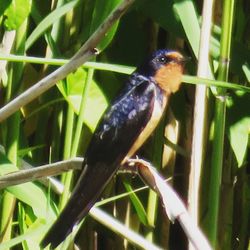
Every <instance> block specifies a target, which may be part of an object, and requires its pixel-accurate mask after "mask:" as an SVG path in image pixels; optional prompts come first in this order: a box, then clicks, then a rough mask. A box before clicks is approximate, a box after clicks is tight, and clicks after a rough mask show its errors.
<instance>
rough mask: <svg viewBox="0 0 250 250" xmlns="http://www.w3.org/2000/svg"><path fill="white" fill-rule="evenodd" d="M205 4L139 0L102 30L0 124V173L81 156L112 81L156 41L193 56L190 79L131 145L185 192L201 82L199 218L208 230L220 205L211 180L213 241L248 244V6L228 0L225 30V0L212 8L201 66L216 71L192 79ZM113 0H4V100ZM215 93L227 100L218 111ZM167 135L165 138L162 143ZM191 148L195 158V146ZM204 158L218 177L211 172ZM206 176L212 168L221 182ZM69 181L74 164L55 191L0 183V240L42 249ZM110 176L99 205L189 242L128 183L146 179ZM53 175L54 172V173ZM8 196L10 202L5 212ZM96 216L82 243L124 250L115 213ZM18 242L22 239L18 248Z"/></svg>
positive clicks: (156, 236) (98, 20)
mask: <svg viewBox="0 0 250 250" xmlns="http://www.w3.org/2000/svg"><path fill="white" fill-rule="evenodd" d="M201 2H202V1H196V0H186V1H179V0H169V1H166V0H155V1H151V0H138V1H136V2H135V3H134V5H133V6H132V7H131V8H130V9H129V10H128V11H127V13H126V14H125V15H124V16H123V17H122V18H121V19H120V20H118V21H117V22H116V23H115V24H114V25H113V26H112V28H111V29H110V30H109V32H107V33H106V35H105V36H104V37H103V39H102V41H101V43H100V44H99V45H98V49H99V50H100V54H99V55H97V56H95V58H93V61H92V62H88V63H87V64H86V65H84V66H83V67H79V68H78V69H77V70H76V71H75V72H73V73H71V74H69V75H68V76H67V77H66V79H64V80H63V81H60V82H58V83H57V86H56V87H53V88H52V89H50V90H49V91H47V92H46V93H45V94H43V95H41V96H40V97H39V98H38V99H37V100H35V101H33V102H32V103H30V104H29V105H27V106H25V107H23V108H22V109H21V110H20V112H17V114H15V115H14V116H13V117H11V118H10V119H8V120H7V121H4V122H2V123H1V124H0V175H4V174H7V173H9V172H12V171H18V170H19V168H20V166H21V165H23V162H24V163H26V162H28V163H29V164H30V165H31V166H33V167H35V166H38V165H41V164H43V163H46V164H48V163H50V162H53V161H58V160H62V159H66V158H68V157H73V156H76V155H79V156H83V155H84V151H85V150H86V148H87V146H88V143H89V141H90V138H91V136H92V134H93V132H94V130H95V127H96V125H97V123H98V121H99V119H100V117H101V116H102V114H103V112H104V110H105V109H106V108H107V106H108V105H109V103H110V102H111V101H112V99H113V98H114V96H116V95H117V91H118V90H119V89H120V88H121V87H122V86H123V84H126V77H127V75H128V74H131V73H132V72H133V70H134V69H135V66H136V65H138V64H140V63H141V62H142V61H143V60H144V58H145V56H146V55H147V54H148V53H149V52H151V51H152V50H155V49H156V48H163V47H167V48H171V49H175V48H177V49H178V50H181V51H183V52H184V54H186V55H188V56H191V57H192V58H193V60H192V61H191V62H190V63H188V64H187V67H186V68H187V71H186V75H184V76H183V82H185V83H186V84H184V86H183V87H182V88H181V90H180V92H179V93H177V94H176V95H174V96H173V98H172V100H171V107H170V109H171V111H172V112H169V113H167V115H168V117H167V118H168V119H166V120H168V121H169V123H170V124H168V129H167V130H165V125H166V124H165V120H164V121H163V122H162V124H161V126H160V127H159V128H158V130H157V131H156V133H155V134H154V136H152V138H150V139H149V142H148V143H147V144H146V145H145V146H144V147H143V149H142V150H141V151H140V152H139V153H138V154H139V155H140V156H142V157H143V158H146V159H148V160H150V161H152V162H154V164H156V165H157V166H158V167H159V171H161V172H162V173H163V174H164V175H165V176H166V178H167V177H169V176H170V177H171V178H172V180H173V183H174V187H175V188H176V190H177V192H178V193H180V196H181V197H183V199H188V197H187V189H188V184H187V183H188V181H189V176H188V175H189V169H190V163H189V156H190V154H191V153H190V152H191V141H192V139H193V138H192V135H193V132H194V131H193V130H192V123H193V108H194V102H193V100H194V87H193V86H192V85H189V83H191V84H195V85H197V84H204V85H206V86H208V87H209V90H208V98H209V101H208V103H209V105H208V111H207V121H206V124H205V127H207V130H208V132H209V134H210V135H211V136H210V138H206V144H205V145H204V151H205V152H206V153H205V155H204V159H203V165H204V169H203V172H204V173H203V176H202V180H204V181H203V182H201V183H200V186H201V188H200V189H201V194H200V195H201V203H200V204H199V207H200V215H201V216H200V217H199V218H198V221H200V222H201V224H202V226H204V228H205V229H207V228H209V220H210V218H208V217H207V215H208V214H209V212H210V211H211V210H213V209H214V208H215V206H216V205H215V202H214V201H213V199H211V200H212V201H213V202H210V203H209V199H208V196H209V192H210V190H211V189H213V188H215V190H219V194H220V197H219V203H220V206H219V215H220V216H219V217H218V218H217V220H216V224H217V225H219V230H218V234H217V237H216V238H217V239H218V242H217V245H218V246H220V249H233V248H234V246H235V245H236V244H238V242H236V240H235V239H238V240H239V249H240V250H243V249H246V248H244V247H245V246H246V245H247V244H249V242H248V237H249V236H248V234H249V232H248V231H249V230H248V227H247V221H249V218H250V214H249V207H250V203H249V200H250V199H249V194H250V191H249V190H250V188H249V184H248V183H247V181H246V180H248V179H249V160H250V158H249V152H250V144H249V135H250V113H249V112H250V109H249V107H250V98H249V92H250V91H249V89H250V86H249V82H250V67H249V62H250V50H249V44H250V43H249V42H250V37H249V32H248V30H247V28H248V27H249V11H250V10H249V6H248V5H247V4H246V1H245V0H242V1H237V2H236V3H235V4H236V6H235V9H234V11H235V12H234V14H231V13H232V12H230V11H227V12H226V13H227V15H229V16H228V17H232V16H230V15H233V27H234V28H233V29H232V31H230V32H229V31H228V32H227V33H230V34H227V35H228V36H226V35H225V29H226V28H230V27H227V24H224V23H221V21H220V20H221V16H220V15H221V13H222V12H223V10H224V8H225V7H224V4H225V3H224V2H226V1H223V4H222V5H219V6H216V7H215V8H214V16H215V20H214V24H213V26H212V33H211V40H210V62H211V64H210V69H209V71H210V72H211V74H209V76H210V78H212V79H213V80H211V79H202V78H198V77H196V71H197V69H196V68H197V58H198V53H199V43H200V32H201V28H200V27H201V20H202V19H203V18H202V16H201V9H202V6H201V4H202V3H201ZM119 3H121V0H72V1H67V0H59V1H56V4H55V2H53V1H50V0H42V1H40V0H33V1H30V0H12V1H11V0H2V1H1V4H0V38H1V39H2V38H4V39H3V40H2V41H1V43H4V41H8V42H9V40H8V38H9V37H8V36H9V35H10V33H9V32H8V31H10V30H15V31H16V36H15V38H14V42H13V44H11V46H10V47H11V48H12V50H11V51H12V52H11V53H13V54H14V55H22V56H21V57H16V56H13V55H10V56H8V55H5V54H8V53H9V51H5V48H6V47H8V46H6V44H1V45H3V46H1V53H0V58H1V60H2V59H3V60H7V61H8V64H7V67H5V66H2V65H1V64H0V67H1V68H0V105H1V106H4V105H5V104H6V103H7V102H8V101H9V100H11V99H13V98H14V97H15V96H16V95H18V94H19V93H21V92H22V91H23V90H24V89H26V88H28V87H29V86H31V85H33V84H34V83H35V82H37V81H38V80H39V79H41V78H43V77H45V76H46V75H47V74H49V73H50V72H51V71H53V70H54V69H55V67H57V66H58V65H63V64H64V63H66V62H67V60H61V58H67V59H69V58H70V57H72V56H73V55H74V54H75V53H76V52H77V51H78V50H79V48H80V46H81V45H82V44H83V43H84V42H86V41H87V40H88V38H89V37H90V36H91V35H92V34H93V33H94V32H95V31H96V29H97V28H98V27H99V25H101V24H102V23H103V21H104V20H105V18H106V17H107V16H108V15H109V14H110V13H111V11H112V10H113V9H114V8H115V7H116V6H117V5H118V4H119ZM218 17H219V18H218ZM223 32H224V33H223ZM222 37H224V39H222ZM231 38H232V39H231ZM5 39H7V40H5ZM10 41H11V39H10ZM222 41H223V42H222ZM230 44H231V47H230ZM8 45H9V44H8ZM222 48H227V52H228V53H229V54H228V55H227V56H228V57H227V56H225V54H226V53H225V54H224V52H223V53H222V51H221V50H222ZM24 55H25V56H24ZM32 56H33V57H32ZM34 57H36V58H34ZM51 57H53V58H54V59H51ZM1 62H2V61H1ZM1 62H0V63H1ZM222 62H223V63H222ZM50 64H51V65H50ZM48 65H50V66H48ZM2 72H4V74H5V75H6V76H7V77H6V78H3V76H2ZM192 75H193V76H192ZM194 75H195V76H194ZM88 84H89V85H88ZM218 87H220V88H218ZM217 102H223V105H222V106H223V107H222V106H221V107H222V108H221V109H219V108H218V107H217V104H216V103H217ZM224 105H225V106H224ZM216 107H217V108H216ZM218 110H219V111H220V112H221V113H218V112H217V111H218ZM169 127H170V128H169ZM169 130H170V131H171V132H169ZM167 131H168V132H167ZM218 131H220V132H221V133H220V135H222V136H221V138H220V139H218V137H216V136H215V134H216V132H218ZM164 132H165V134H164ZM224 132H225V135H226V138H225V137H224ZM173 134H174V135H173ZM165 137H166V138H167V140H165ZM172 138H176V141H175V140H173V139H172ZM165 141H170V142H171V143H168V145H167V146H166V145H163V144H164V143H165ZM176 144H177V145H176ZM218 145H220V150H222V151H217V152H215V153H217V155H216V157H215V159H219V162H220V159H221V162H220V163H219V164H218V165H219V167H220V170H221V172H219V173H218V172H217V165H213V163H212V162H213V159H212V156H211V155H212V153H211V152H213V150H214V151H216V150H215V149H216V148H217V146H218ZM163 146H164V147H163ZM161 149H163V152H162V150H161ZM176 149H178V150H176ZM176 151H177V152H176ZM166 152H168V153H166ZM178 152H182V154H180V153H178ZM218 152H219V155H218ZM195 154H197V156H198V155H199V154H200V152H195ZM187 155H188V157H187ZM161 161H162V164H161ZM212 165H213V166H212ZM166 166H168V167H166ZM212 167H214V169H215V172H216V175H213V173H211V169H212ZM220 174H221V176H220ZM77 175H78V174H77ZM65 176H66V177H65ZM214 177H219V178H218V181H219V183H216V181H215V178H214ZM220 177H221V178H220ZM75 179H77V178H74V175H73V174H71V173H70V174H69V175H64V176H63V177H62V179H61V181H62V183H63V184H64V185H65V190H64V193H63V195H62V194H59V193H57V192H55V191H54V189H53V188H47V187H46V186H45V184H44V183H41V182H38V181H37V182H29V183H26V184H21V185H17V186H10V187H8V188H6V189H5V190H0V201H1V202H0V204H1V208H0V210H1V211H0V212H1V214H0V233H1V236H2V235H3V236H4V237H3V238H4V240H3V242H1V244H0V249H8V248H11V247H16V249H21V248H22V249H39V242H40V240H41V238H42V236H43V235H44V233H45V232H46V231H47V230H48V228H49V226H50V225H51V224H52V222H53V220H54V219H55V218H56V216H57V215H56V214H57V213H56V211H58V210H60V209H61V207H62V206H63V205H64V202H65V201H67V199H68V194H69V193H70V191H71V190H72V187H73V186H74V185H75V181H76V180H75ZM114 179H115V181H113V182H112V183H111V184H110V185H109V186H108V187H107V189H106V190H105V192H104V194H103V197H105V198H106V199H103V200H102V201H101V202H100V203H98V205H101V204H102V206H100V208H101V209H103V210H105V211H108V212H109V213H112V212H114V214H115V217H116V219H117V220H119V221H121V222H122V223H124V224H126V225H127V226H129V227H130V228H132V229H133V230H134V231H136V232H137V234H138V235H141V236H142V237H144V238H147V240H148V241H151V242H152V243H153V244H155V245H159V246H161V247H162V248H166V247H167V248H170V249H186V248H187V245H186V243H185V240H183V235H182V233H180V232H179V231H178V232H176V231H175V228H173V227H172V226H170V223H169V221H168V220H167V218H166V216H165V214H163V213H162V209H161V205H160V204H161V202H160V201H158V200H157V199H156V197H155V196H153V195H152V193H150V192H136V193H134V192H133V190H134V189H135V188H138V187H140V188H143V187H141V186H142V185H143V184H142V183H141V182H140V181H139V180H137V179H136V178H134V179H133V181H128V179H127V178H114ZM235 180H237V181H236V183H235ZM58 181H59V180H58V179H57V180H54V182H55V183H57V182H58ZM93 181H94V180H93ZM210 181H211V182H210ZM121 182H122V183H121ZM209 183H212V184H209ZM221 183H222V184H221ZM211 185H212V187H211ZM228 190H229V191H228ZM6 193H11V194H12V198H13V199H12V202H10V203H8V201H6V200H5V198H4V197H5V194H6ZM125 197H126V198H125ZM212 198H213V197H212ZM104 204H105V205H104ZM217 205H218V204H217ZM12 206H13V211H10V210H11V209H10V207H12ZM6 207H7V208H8V209H7V210H8V211H5V212H7V214H8V215H10V218H11V219H10V220H9V224H8V225H7V228H9V230H10V233H8V232H7V231H8V230H6V231H5V227H4V226H5V225H4V223H5V219H6V218H4V216H3V215H4V214H5V213H4V211H3V210H4V209H5V208H6ZM146 207H147V208H146ZM12 221H13V222H12ZM97 224H98V223H97V222H93V219H92V218H87V219H86V220H85V221H84V223H83V224H82V225H81V226H80V227H79V228H78V229H77V230H79V232H78V235H79V236H78V237H77V241H78V243H79V246H80V248H81V249H90V248H91V247H92V246H93V245H91V244H95V243H96V242H99V241H98V239H99V237H100V239H101V240H102V242H104V243H105V244H106V245H107V246H108V247H107V248H105V249H110V248H112V249H118V250H119V249H124V246H125V248H126V249H130V248H131V245H130V244H127V242H126V241H124V239H123V238H121V237H119V236H118V235H117V233H116V231H117V230H115V229H113V225H112V224H111V223H110V224H108V223H107V224H105V227H100V226H99V225H98V226H97ZM106 227H107V228H108V229H109V230H106ZM209 230H211V228H210V229H209ZM212 230H213V228H212ZM207 231H208V230H207ZM207 231H206V232H207ZM169 232H170V233H169ZM6 235H7V236H6ZM5 236H6V237H5ZM124 237H125V236H124ZM71 241H72V238H71V239H69V240H68V242H67V244H65V245H66V246H65V249H66V248H68V249H70V246H69V245H70V243H71ZM18 244H22V246H21V245H20V248H18V247H17V245H18ZM97 244H99V243H97ZM105 244H104V245H105ZM131 244H133V243H131ZM106 245H105V246H106ZM98 246H99V245H98ZM98 246H97V247H98ZM121 246H122V247H121ZM99 247H100V246H99ZM248 248H249V246H248ZM102 249H104V248H102Z"/></svg>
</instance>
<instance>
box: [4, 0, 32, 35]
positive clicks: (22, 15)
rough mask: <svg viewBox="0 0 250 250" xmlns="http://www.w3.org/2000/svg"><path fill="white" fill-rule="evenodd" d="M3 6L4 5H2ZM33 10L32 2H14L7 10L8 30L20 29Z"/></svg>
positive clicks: (19, 0) (23, 0) (6, 21)
mask: <svg viewBox="0 0 250 250" xmlns="http://www.w3.org/2000/svg"><path fill="white" fill-rule="evenodd" d="M1 4H2V3H1ZM30 9H31V0H12V1H11V4H10V5H9V7H8V8H7V9H6V10H5V12H4V15H5V17H6V20H5V21H4V26H5V28H6V29H7V30H16V29H18V28H19V27H20V26H21V24H22V23H23V22H24V20H25V19H26V18H27V17H28V15H29V13H30Z"/></svg>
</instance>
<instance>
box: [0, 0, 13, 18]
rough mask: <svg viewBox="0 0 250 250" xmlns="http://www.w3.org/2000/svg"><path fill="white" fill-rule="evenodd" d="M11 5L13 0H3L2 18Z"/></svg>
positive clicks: (0, 7)
mask: <svg viewBox="0 0 250 250" xmlns="http://www.w3.org/2000/svg"><path fill="white" fill-rule="evenodd" d="M10 4H11V0H1V4H0V16H2V15H3V13H4V11H5V10H6V9H7V8H8V6H9V5H10Z"/></svg>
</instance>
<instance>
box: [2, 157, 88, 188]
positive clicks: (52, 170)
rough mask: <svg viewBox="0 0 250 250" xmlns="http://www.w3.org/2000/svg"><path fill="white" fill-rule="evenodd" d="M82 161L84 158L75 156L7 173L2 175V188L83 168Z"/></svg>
mask: <svg viewBox="0 0 250 250" xmlns="http://www.w3.org/2000/svg"><path fill="white" fill-rule="evenodd" d="M82 161H83V159H82V158H73V159H70V160H65V161H59V162H56V163H52V164H47V165H43V166H39V167H35V168H30V169H24V170H20V171H16V172H13V173H9V174H6V175H4V176H1V177H0V189H3V188H6V187H9V186H14V185H18V184H21V183H25V182H29V181H35V180H38V179H41V178H46V177H48V176H55V175H59V174H61V173H62V172H65V171H69V170H73V169H81V167H82Z"/></svg>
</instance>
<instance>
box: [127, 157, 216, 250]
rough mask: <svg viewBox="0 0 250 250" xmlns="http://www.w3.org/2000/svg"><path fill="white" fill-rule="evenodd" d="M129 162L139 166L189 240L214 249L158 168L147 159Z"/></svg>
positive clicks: (204, 249)
mask: <svg viewBox="0 0 250 250" xmlns="http://www.w3.org/2000/svg"><path fill="white" fill-rule="evenodd" d="M128 164H130V165H132V166H134V167H137V171H138V174H139V175H140V177H141V178H142V180H143V181H144V182H145V183H146V184H147V185H148V186H149V187H150V188H152V189H153V190H155V191H156V192H157V194H158V195H159V196H160V197H161V200H162V203H163V206H164V208H165V211H166V214H167V216H168V218H169V219H170V220H171V221H172V222H174V221H175V220H178V221H179V223H180V225H181V226H182V228H183V230H184V232H185V233H186V235H187V237H188V239H189V241H190V242H191V243H192V244H193V246H194V247H195V249H197V250H212V248H211V246H210V245H209V243H208V241H207V239H206V238H205V236H204V235H203V234H202V232H201V231H200V229H199V228H198V227H197V226H196V224H195V223H194V221H193V220H192V218H191V217H190V215H189V214H188V211H187V209H186V208H185V205H184V204H183V202H182V201H181V199H180V198H179V197H178V195H177V194H176V192H175V191H174V190H173V188H172V187H171V186H170V185H169V184H168V183H167V182H165V180H164V179H163V178H162V177H161V176H160V175H159V173H158V172H157V171H156V169H155V168H154V167H153V166H152V165H151V164H150V163H149V162H147V161H144V160H140V159H131V160H129V162H128Z"/></svg>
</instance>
